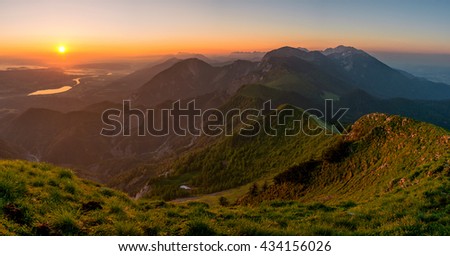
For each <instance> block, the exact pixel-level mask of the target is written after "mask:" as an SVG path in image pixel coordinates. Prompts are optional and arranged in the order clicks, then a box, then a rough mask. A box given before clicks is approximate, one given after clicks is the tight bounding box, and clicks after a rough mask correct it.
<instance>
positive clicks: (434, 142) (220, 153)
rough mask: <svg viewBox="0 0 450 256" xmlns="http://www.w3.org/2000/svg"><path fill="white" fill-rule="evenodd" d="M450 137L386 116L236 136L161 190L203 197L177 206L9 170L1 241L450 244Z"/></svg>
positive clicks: (50, 170) (68, 177) (2, 186)
mask: <svg viewBox="0 0 450 256" xmlns="http://www.w3.org/2000/svg"><path fill="white" fill-rule="evenodd" d="M284 108H288V106H284ZM280 129H281V128H280ZM449 139H450V134H449V133H448V132H447V131H445V130H444V129H441V128H438V127H435V126H433V125H429V124H426V123H421V122H417V121H414V120H411V119H407V118H402V117H398V116H387V115H384V114H371V115H367V116H365V117H363V118H361V119H360V120H359V121H358V122H356V123H355V124H354V125H353V126H352V128H351V130H350V133H349V134H348V135H346V136H343V135H335V136H329V137H320V136H316V137H309V138H306V137H302V136H297V137H291V138H289V140H288V139H287V138H285V137H282V136H277V137H270V136H262V135H261V136H258V137H255V138H253V140H248V138H242V137H239V136H235V137H230V138H227V139H224V140H219V141H218V143H216V144H215V145H214V146H212V147H210V148H207V150H202V149H199V150H198V151H197V152H194V153H192V154H191V155H187V156H186V157H184V158H182V159H180V160H179V161H177V162H175V163H174V165H173V167H174V171H173V175H169V176H168V177H167V178H166V179H161V180H155V181H154V182H155V183H154V184H153V185H155V184H156V185H157V186H155V188H156V189H161V188H163V187H165V188H169V189H166V190H164V189H161V192H164V193H169V192H168V191H170V188H173V189H175V190H178V189H179V188H178V186H179V184H187V185H190V186H192V187H193V188H194V189H193V191H194V194H198V195H199V196H198V197H196V198H191V199H189V200H178V201H173V202H164V201H161V200H155V199H152V200H151V199H145V198H143V199H139V200H132V199H130V198H129V197H128V196H127V195H126V194H124V193H122V192H118V191H115V190H112V189H109V188H106V187H103V186H101V185H98V184H95V183H92V182H89V181H86V180H82V179H79V178H77V177H76V176H75V175H74V174H73V172H72V171H71V170H69V169H65V168H59V167H55V166H52V165H49V164H46V163H31V162H25V161H13V160H0V235H450V217H449V216H450V206H449V202H450V194H449V191H450V155H449V154H450V150H449V149H450V144H449ZM283 140H286V141H283ZM210 171H213V172H210ZM174 184H176V187H175V186H173V185H174ZM222 184H225V185H222ZM151 185H152V184H151ZM239 185H243V186H241V187H239ZM158 186H159V188H158ZM227 187H229V188H233V189H231V190H224V191H221V192H220V193H214V194H209V195H206V196H202V193H209V192H212V191H220V190H223V189H225V188H227ZM155 188H153V189H155ZM151 189H152V188H151ZM151 189H150V191H152V190H151ZM156 189H155V190H153V191H154V192H155V191H157V190H156ZM154 192H151V193H154ZM155 195H156V193H155ZM166 195H169V198H170V197H171V196H172V195H171V194H170V193H169V194H166ZM175 196H179V195H178V194H176V195H175ZM205 202H208V203H205Z"/></svg>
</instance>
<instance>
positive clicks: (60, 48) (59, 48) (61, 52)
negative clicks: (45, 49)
mask: <svg viewBox="0 0 450 256" xmlns="http://www.w3.org/2000/svg"><path fill="white" fill-rule="evenodd" d="M58 52H59V53H60V54H64V53H66V47H65V46H64V45H60V46H58Z"/></svg>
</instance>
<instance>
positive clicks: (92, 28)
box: [0, 0, 450, 62]
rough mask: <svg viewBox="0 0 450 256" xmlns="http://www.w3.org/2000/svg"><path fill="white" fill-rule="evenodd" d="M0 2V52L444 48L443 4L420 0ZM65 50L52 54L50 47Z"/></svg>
mask: <svg viewBox="0 0 450 256" xmlns="http://www.w3.org/2000/svg"><path fill="white" fill-rule="evenodd" d="M395 2H396V3H390V1H377V2H376V3H374V1H351V0H349V1H345V2H339V3H337V1H326V0H317V1H308V0H304V1H290V0H285V1H283V0H279V1H275V0H273V1H271V0H268V1H255V0H247V1H234V0H231V1H216V0H193V1H186V0H184V1H182V0H175V1H156V0H154V1H151V0H150V1H139V0H129V1H119V0H109V1H107V0H93V1H87V0H77V1H75V0H68V1H56V0H35V1H33V0H28V1H27V0H3V1H0V19H1V20H0V31H2V33H1V34H0V39H1V47H0V56H10V57H11V56H13V57H22V58H42V59H45V60H47V61H50V62H52V61H54V62H58V61H61V60H65V61H71V62H76V61H83V60H93V59H102V58H116V57H128V56H140V55H153V54H168V53H177V52H195V53H203V54H224V53H229V52H232V51H267V50H271V49H274V48H278V47H281V46H285V45H290V46H294V47H305V48H308V49H313V50H314V49H320V50H321V49H324V48H327V47H335V46H337V45H340V44H344V45H351V46H354V47H357V48H361V49H364V50H366V51H393V52H419V53H450V44H448V42H450V32H449V30H448V24H450V18H449V17H450V16H449V15H448V14H447V11H446V10H449V6H450V4H447V3H443V2H438V3H434V4H427V3H426V2H425V1H395ZM61 44H63V45H65V46H66V47H67V53H66V54H65V55H64V56H61V55H60V54H58V53H57V47H58V45H61Z"/></svg>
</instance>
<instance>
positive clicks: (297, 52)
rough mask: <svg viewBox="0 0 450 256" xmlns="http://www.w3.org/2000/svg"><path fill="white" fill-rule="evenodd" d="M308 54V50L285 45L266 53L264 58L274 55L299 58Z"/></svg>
mask: <svg viewBox="0 0 450 256" xmlns="http://www.w3.org/2000/svg"><path fill="white" fill-rule="evenodd" d="M307 54H308V52H307V51H304V50H302V49H299V48H293V47H289V46H285V47H281V48H279V49H276V50H272V51H270V52H268V53H266V55H265V56H264V58H263V60H268V59H269V58H272V57H281V58H286V57H297V58H304V57H305V56H306V55H307Z"/></svg>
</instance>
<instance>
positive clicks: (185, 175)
mask: <svg viewBox="0 0 450 256" xmlns="http://www.w3.org/2000/svg"><path fill="white" fill-rule="evenodd" d="M244 55H245V56H246V59H247V60H230V61H226V62H220V61H214V60H212V59H210V58H206V57H205V58H203V57H202V56H195V55H194V56H192V55H189V57H194V58H187V59H182V58H168V59H166V60H164V61H162V62H160V63H158V64H153V65H149V66H146V67H144V68H143V69H140V70H136V71H134V72H132V73H130V74H127V75H124V76H120V77H117V79H115V80H114V81H109V80H108V82H105V81H100V80H99V81H100V82H98V81H97V80H95V79H93V78H89V77H85V79H86V81H87V82H86V84H83V83H82V84H80V85H79V86H78V87H75V88H74V89H73V90H71V91H68V92H67V93H62V94H60V95H55V96H52V95H47V96H42V97H41V96H38V97H36V98H32V99H30V98H29V97H28V96H26V94H27V93H29V91H30V90H36V89H43V88H45V87H43V85H44V84H47V85H49V83H50V84H51V85H56V84H58V82H65V81H67V80H69V81H70V80H71V79H73V78H74V77H73V76H70V75H66V74H64V72H61V71H55V70H39V71H29V72H31V73H28V71H23V72H22V73H20V72H19V71H11V72H12V73H8V72H10V71H3V72H1V73H0V88H1V92H2V95H0V97H4V99H5V100H3V99H2V101H3V103H2V104H1V107H2V108H3V110H2V112H0V114H1V115H0V120H1V121H2V122H1V123H0V158H2V159H24V160H28V161H33V162H50V163H52V164H56V165H59V166H61V167H54V166H51V165H47V164H44V163H31V162H25V161H11V160H6V161H2V162H1V164H0V169H2V176H1V179H0V193H1V196H2V197H3V198H6V199H2V201H1V207H2V209H3V210H2V212H3V214H4V215H5V216H6V218H5V219H4V220H2V221H3V223H2V224H3V226H2V229H0V233H5V234H20V232H18V231H17V230H19V229H20V228H21V230H23V234H39V232H43V233H45V234H147V232H149V233H152V234H203V235H207V234H235V235H236V234H239V235H242V234H250V235H255V234H300V233H301V232H300V231H298V230H308V226H305V225H307V224H300V223H296V222H293V221H290V220H288V219H289V218H291V217H292V216H294V215H296V214H300V213H297V212H296V211H297V210H298V209H300V210H299V211H301V212H302V214H304V215H301V216H300V218H301V219H302V220H305V221H310V222H311V223H312V222H314V221H313V219H314V218H315V219H316V220H318V222H319V224H320V225H319V227H320V229H311V230H310V231H311V232H306V231H305V233H301V234H309V235H318V234H319V235H320V234H420V233H426V234H441V235H448V234H449V232H448V230H449V229H448V227H449V225H448V223H449V222H448V202H449V201H450V199H449V195H448V193H447V192H446V191H447V190H448V186H449V181H450V180H449V175H448V174H449V165H450V155H449V152H450V144H449V139H450V134H449V132H448V129H450V115H449V113H450V85H447V84H443V83H435V82H431V81H428V80H426V79H423V78H418V77H415V76H413V75H411V74H408V73H407V72H404V71H401V70H396V69H394V68H391V67H389V66H388V65H386V64H384V63H382V62H381V61H379V60H377V59H376V58H374V57H373V56H371V55H369V54H368V53H366V52H364V51H362V50H358V49H355V48H353V47H346V46H338V47H336V48H329V49H326V50H324V51H308V50H307V49H304V48H294V47H282V48H279V49H275V50H273V51H269V52H267V53H265V54H264V55H263V56H262V54H261V53H253V54H250V53H246V54H244ZM236 56H240V54H237V53H236V54H234V55H233V58H234V57H236ZM177 57H181V55H178V56H177ZM195 57H201V59H199V58H195ZM249 59H250V60H249ZM221 63H222V64H221ZM5 72H6V73H5ZM18 72H19V73H20V74H19V73H18ZM24 74H30V76H29V77H26V78H21V79H18V78H19V77H21V76H24ZM41 76H42V77H41ZM105 77H106V76H105ZM90 79H91V80H90ZM102 79H103V78H102ZM33 81H34V82H33ZM95 81H97V82H98V84H96V86H92V87H91V88H89V87H87V85H88V82H91V83H94V82H95ZM16 83H17V84H20V86H15V84H16ZM82 86H85V88H83V87H82ZM86 87H87V88H86ZM28 99H30V101H27V100H28ZM325 99H332V100H333V102H334V107H335V108H336V109H337V108H348V109H349V110H348V112H347V113H346V114H345V115H344V116H343V118H342V119H341V120H340V121H341V122H343V124H344V127H345V129H346V130H347V132H348V133H346V132H345V131H342V130H341V131H336V129H335V128H334V127H333V126H332V124H331V123H326V122H325V120H323V119H321V118H317V117H314V116H310V114H306V115H305V113H308V112H305V110H307V109H311V108H315V109H319V110H324V102H325ZM123 100H131V103H132V105H133V107H134V108H137V109H141V110H145V109H147V108H152V109H155V110H161V109H165V108H169V107H170V106H171V105H172V103H173V102H175V101H177V100H181V104H182V105H183V104H186V103H187V102H189V101H192V100H195V103H196V107H198V108H199V109H201V110H206V109H210V108H214V109H219V110H221V111H223V112H226V111H228V110H231V109H248V108H252V109H261V108H262V106H263V104H264V102H266V101H267V100H271V101H272V104H273V106H274V107H276V108H277V110H284V111H292V113H294V117H296V118H298V119H299V120H302V118H308V122H306V120H303V121H304V122H302V124H303V125H309V126H308V127H305V128H320V129H322V130H326V131H329V132H331V131H333V133H334V135H332V136H330V135H326V134H323V133H321V134H313V135H315V136H308V135H306V134H299V135H296V136H270V135H268V134H265V133H260V134H257V135H256V136H252V137H246V136H242V135H240V134H239V133H238V130H239V129H240V128H242V127H243V126H242V124H239V123H237V122H236V120H233V119H230V120H228V121H230V122H236V123H233V125H234V126H233V127H234V130H233V136H224V135H221V136H216V137H209V136H192V135H188V136H177V135H175V134H170V135H167V136H163V137H154V136H137V134H136V131H138V130H139V129H140V128H141V126H142V125H143V124H142V123H135V124H133V125H132V126H131V130H132V136H116V137H105V136H102V135H100V131H101V129H102V127H103V126H104V124H103V123H102V120H101V118H100V117H101V115H102V113H103V111H105V110H106V109H110V108H117V109H122V101H123ZM23 102H27V103H26V104H22V103H23ZM30 102H32V103H30ZM64 103H67V104H66V105H65V104H64ZM156 112H158V111H156ZM278 113H279V112H276V115H275V117H274V118H279V119H283V120H284V121H285V123H284V124H283V125H279V126H277V127H275V129H276V130H277V131H278V132H279V133H283V132H284V131H285V129H286V128H287V127H288V126H289V125H291V124H293V123H294V119H293V117H287V118H285V117H284V116H281V115H278ZM157 117H160V116H157ZM156 120H160V118H156ZM200 124H201V123H200V122H197V123H196V125H200ZM157 125H160V123H157ZM310 135H311V134H310ZM64 168H71V169H72V170H73V172H74V173H75V174H76V175H77V176H80V177H81V178H84V179H88V180H91V181H94V182H99V183H102V184H105V185H107V186H109V187H112V188H115V189H119V190H121V191H123V192H126V193H127V194H128V196H131V197H134V198H138V199H139V201H138V202H139V203H136V204H135V203H134V202H132V201H131V200H130V199H129V198H127V196H125V194H122V193H121V192H117V191H113V190H111V189H107V188H105V187H102V186H100V185H98V184H95V183H92V182H89V181H86V180H80V179H78V178H76V177H74V176H73V173H72V171H67V170H66V169H64ZM21 170H23V171H21ZM31 173H33V174H31ZM10 176H13V177H14V178H15V179H18V180H21V182H20V184H19V185H18V184H10V183H8V182H9V181H8V177H10ZM28 176H30V177H37V178H33V179H32V181H27V179H28ZM55 180H58V181H61V182H62V183H61V184H60V185H55V184H54V183H55ZM51 181H53V182H51ZM50 183H52V184H53V185H52V184H50ZM17 191H19V192H20V191H22V192H20V193H19V192H17ZM24 191H25V192H24ZM105 191H106V192H105ZM23 193H29V194H32V195H33V196H35V197H37V198H41V199H42V200H43V201H42V204H39V205H36V206H33V205H32V203H31V202H30V201H28V199H26V198H25V197H23V196H21V195H22V194H23ZM63 197H64V198H72V199H73V201H71V202H72V203H64V206H63V207H62V208H64V209H63V210H61V211H63V212H51V213H50V215H52V216H53V215H54V217H55V220H56V219H58V218H60V217H61V218H63V217H64V216H65V217H67V219H70V220H71V224H70V225H69V226H70V228H68V229H66V228H65V227H64V226H61V225H60V224H61V223H60V222H58V221H54V222H52V223H46V222H45V219H46V218H47V217H49V216H47V215H45V214H41V212H42V209H50V208H52V207H53V206H52V203H51V202H53V201H51V200H55V201H54V202H57V201H58V200H59V201H58V202H62V201H64V200H62V199H61V198H63ZM58 198H59V199H58ZM90 198H95V200H94V199H90ZM125 198H126V199H125ZM159 200H165V201H169V200H175V201H174V205H172V204H166V203H164V202H161V201H159ZM211 200H213V201H211ZM69 201H70V200H69ZM75 202H77V203H75ZM205 202H207V203H208V204H205ZM212 202H213V203H212ZM401 202H405V203H406V205H408V207H409V208H408V209H406V210H403V211H402V210H401V209H400V208H401V206H402V203H401ZM115 204H118V205H119V208H121V209H117V208H115V207H114V205H115ZM178 204H181V206H180V205H178ZM184 204H186V205H188V207H187V208H186V209H184V208H183V207H184V206H183V205H184ZM210 205H211V208H209V207H210ZM230 205H232V208H228V207H229V206H230ZM39 207H42V208H39ZM86 207H87V208H89V207H92V208H93V209H90V208H89V209H90V210H86V211H85V210H83V209H85V208H86ZM221 207H222V208H221ZM223 207H225V208H224V209H223ZM233 207H235V208H233ZM255 207H256V208H255ZM258 207H259V208H258ZM62 208H61V209H62ZM147 208H148V209H152V210H154V211H155V214H156V215H155V216H164V217H161V218H162V219H163V220H165V221H169V220H168V219H170V218H167V216H168V215H171V216H172V217H173V218H174V219H177V220H179V221H180V222H181V223H184V222H186V220H187V219H189V216H193V217H195V218H194V220H195V221H197V222H195V221H192V223H191V222H189V224H187V226H183V225H181V226H178V225H177V224H173V223H171V224H168V225H164V223H162V222H158V224H157V225H156V226H148V222H146V221H143V219H145V218H155V216H151V215H148V214H146V213H145V209H147ZM278 208H280V209H282V210H283V211H285V212H286V215H283V216H278V217H274V219H276V220H277V221H276V224H273V226H271V225H272V224H270V223H269V222H266V221H261V222H260V223H257V222H255V221H254V220H248V219H246V217H245V214H246V213H245V212H251V213H253V214H256V212H258V211H259V210H261V211H263V210H264V212H259V213H258V214H259V215H258V218H260V219H267V218H269V217H268V216H271V215H273V214H275V213H276V212H277V209H278ZM373 208H375V209H378V210H379V211H380V216H374V215H373V214H372V213H370V212H372V210H371V209H373ZM255 209H256V210H255ZM350 209H351V210H350ZM431 209H435V211H434V212H433V211H432V210H431ZM10 211H17V212H21V211H22V212H23V213H24V214H25V213H27V214H28V213H29V216H28V217H26V216H25V215H26V214H25V215H24V216H25V217H23V219H18V220H17V219H14V218H12V217H11V216H12V215H11V214H9V212H10ZM191 211H192V212H191ZM222 211H226V213H221V212H222ZM392 211H393V212H394V213H395V216H392ZM200 212H201V213H200ZM197 213H198V214H197ZM95 214H100V215H102V216H104V218H103V219H101V218H100V217H98V215H95ZM224 214H225V215H226V214H228V215H229V218H230V219H229V220H227V219H226V217H224ZM446 214H447V217H445V216H446ZM10 215H11V216H10ZM219 215H220V216H221V217H220V216H219ZM8 216H9V217H8ZM96 216H97V217H96ZM121 216H122V217H123V216H139V217H133V218H132V219H133V221H132V222H133V223H134V224H135V227H134V228H133V227H130V225H127V224H126V223H124V221H123V219H122V217H121ZM311 216H312V217H311ZM433 216H434V217H433ZM217 217H220V218H222V217H223V218H224V219H226V220H225V221H224V223H225V224H223V225H221V224H217V223H211V220H212V219H214V218H217ZM310 217H311V218H310ZM313 217H314V218H313ZM27 218H28V219H27ZM108 218H113V219H115V220H116V221H117V223H120V224H117V225H116V224H114V223H115V221H114V222H112V221H109V220H108ZM330 218H334V219H335V220H339V221H340V222H339V221H335V222H332V223H331V224H329V225H328V224H326V221H327V219H330ZM365 218H367V219H365ZM242 219H244V221H243V222H242V223H241V224H239V225H235V226H233V223H235V222H236V221H237V220H242ZM97 221H98V223H99V224H98V225H97V224H92V223H94V222H95V223H97ZM383 222H388V223H389V225H390V226H388V227H382V225H381V223H383ZM377 223H378V224H377ZM369 224H370V225H372V226H370V227H367V226H368V225H369ZM258 225H262V226H259V227H258ZM330 225H331V226H330ZM5 227H6V228H5ZM199 230H200V231H199ZM299 232H300V233H299Z"/></svg>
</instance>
